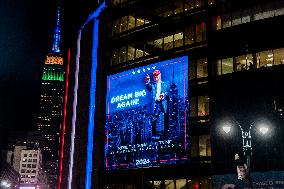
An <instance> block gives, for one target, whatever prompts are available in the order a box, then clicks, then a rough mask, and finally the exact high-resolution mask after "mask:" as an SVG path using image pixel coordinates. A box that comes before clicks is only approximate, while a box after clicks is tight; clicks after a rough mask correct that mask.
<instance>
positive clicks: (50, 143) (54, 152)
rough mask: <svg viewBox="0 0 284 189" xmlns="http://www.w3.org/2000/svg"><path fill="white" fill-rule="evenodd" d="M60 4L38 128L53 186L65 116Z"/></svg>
mask: <svg viewBox="0 0 284 189" xmlns="http://www.w3.org/2000/svg"><path fill="white" fill-rule="evenodd" d="M59 21H60V8H59V7H58V12H57V22H56V27H55V30H54V40H53V47H52V50H51V52H50V53H49V54H48V55H47V56H46V59H45V62H44V67H43V73H42V79H41V89H40V105H39V111H38V119H37V130H38V131H39V132H40V133H41V135H42V140H41V148H42V151H43V164H44V168H45V170H46V172H47V176H48V179H49V183H50V188H55V186H56V182H57V177H58V160H59V149H60V133H61V124H62V119H63V118H62V117H63V98H64V74H65V71H64V66H63V56H62V54H61V51H60V48H59V47H60V22H59Z"/></svg>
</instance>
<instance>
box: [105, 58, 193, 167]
mask: <svg viewBox="0 0 284 189" xmlns="http://www.w3.org/2000/svg"><path fill="white" fill-rule="evenodd" d="M107 81H108V84H107V100H106V126H105V134H106V141H105V166H106V169H116V168H135V167H148V166H159V165H161V164H173V163H178V162H183V161H186V160H187V158H188V157H187V155H186V154H187V153H186V152H187V150H188V147H189V142H188V136H189V133H188V128H187V125H188V124H187V123H188V121H189V120H188V119H189V115H188V110H189V103H188V58H187V57H186V56H184V57H180V58H175V59H171V60H167V61H163V62H159V63H156V64H152V65H148V66H143V67H139V68H136V69H132V70H128V71H124V72H121V73H118V74H115V75H110V76H108V78H107Z"/></svg>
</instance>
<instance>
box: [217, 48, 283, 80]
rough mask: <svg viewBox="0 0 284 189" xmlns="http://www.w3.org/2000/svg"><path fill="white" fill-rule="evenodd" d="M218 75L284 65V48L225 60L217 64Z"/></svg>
mask: <svg viewBox="0 0 284 189" xmlns="http://www.w3.org/2000/svg"><path fill="white" fill-rule="evenodd" d="M215 64H216V67H217V70H216V71H217V75H222V74H228V73H232V72H237V71H244V70H252V69H256V68H260V67H270V66H273V65H280V64H284V48H281V49H273V50H268V51H262V52H258V53H253V54H246V55H241V56H237V57H230V58H225V59H222V60H217V61H216V62H215Z"/></svg>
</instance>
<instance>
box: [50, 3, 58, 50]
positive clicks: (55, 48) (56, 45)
mask: <svg viewBox="0 0 284 189" xmlns="http://www.w3.org/2000/svg"><path fill="white" fill-rule="evenodd" d="M59 21H60V7H58V9H57V20H56V27H55V30H54V35H53V47H52V52H57V53H58V52H60V49H59V46H60V22H59Z"/></svg>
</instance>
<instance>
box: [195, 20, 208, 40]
mask: <svg viewBox="0 0 284 189" xmlns="http://www.w3.org/2000/svg"><path fill="white" fill-rule="evenodd" d="M195 29H196V42H201V41H204V40H206V26H205V23H204V22H202V23H200V24H197V25H196V28H195Z"/></svg>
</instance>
